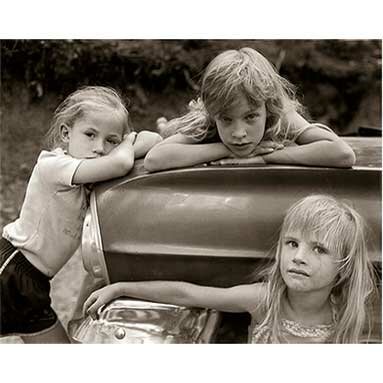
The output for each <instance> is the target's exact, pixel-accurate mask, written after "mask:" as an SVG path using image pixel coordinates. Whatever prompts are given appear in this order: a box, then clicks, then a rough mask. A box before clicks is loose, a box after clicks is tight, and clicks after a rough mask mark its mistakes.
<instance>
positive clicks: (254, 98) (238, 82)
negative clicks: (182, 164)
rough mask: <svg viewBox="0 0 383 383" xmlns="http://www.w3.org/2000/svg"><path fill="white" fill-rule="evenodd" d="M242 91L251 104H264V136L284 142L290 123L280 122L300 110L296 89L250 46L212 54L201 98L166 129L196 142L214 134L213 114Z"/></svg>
mask: <svg viewBox="0 0 383 383" xmlns="http://www.w3.org/2000/svg"><path fill="white" fill-rule="evenodd" d="M240 95H244V96H245V97H246V99H247V100H248V102H249V104H250V105H255V106H258V105H259V104H260V103H261V102H264V103H265V105H266V111H267V118H266V130H265V139H270V140H275V141H280V142H283V141H285V140H286V139H287V138H288V135H289V128H290V127H289V126H288V125H285V126H284V124H281V120H282V117H283V116H284V115H285V113H286V112H288V111H291V110H303V108H302V106H301V104H300V103H299V102H298V101H297V99H296V97H295V89H294V86H293V85H292V84H290V82H289V81H287V80H286V79H285V78H283V77H281V76H280V75H279V74H278V73H277V71H276V70H275V69H274V67H273V66H272V64H271V63H270V62H269V61H268V60H267V59H266V58H265V57H264V56H262V55H261V54H260V53H259V52H257V51H256V50H255V49H252V48H241V49H239V50H227V51H225V52H223V53H221V54H219V55H218V56H217V57H215V58H214V59H213V60H212V61H211V62H210V64H209V65H208V66H207V68H206V70H205V72H204V75H203V77H202V85H201V98H199V99H198V100H197V101H194V102H191V103H190V104H189V112H188V113H187V114H186V115H184V116H182V117H179V118H176V119H173V120H171V121H169V122H168V125H167V130H168V131H170V132H173V133H177V132H179V133H182V134H184V135H187V136H189V137H192V138H194V139H195V140H196V141H197V142H201V141H204V140H208V139H211V138H213V137H215V136H216V135H217V128H216V125H215V122H214V117H215V116H217V115H220V114H222V113H223V112H224V111H225V110H227V109H228V108H230V107H232V106H233V105H235V103H236V100H237V99H238V97H239V96H240Z"/></svg>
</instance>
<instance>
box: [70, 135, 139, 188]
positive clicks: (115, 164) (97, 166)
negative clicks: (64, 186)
mask: <svg viewBox="0 0 383 383" xmlns="http://www.w3.org/2000/svg"><path fill="white" fill-rule="evenodd" d="M136 134H137V133H135V132H133V133H130V134H129V135H125V136H124V138H123V140H122V142H121V143H120V144H119V145H118V146H117V147H115V148H114V149H113V150H112V151H111V152H110V153H108V154H107V155H105V156H102V157H98V158H91V159H83V160H82V161H81V163H80V165H79V166H78V168H77V170H76V172H75V174H74V176H73V180H72V182H73V183H74V184H86V183H94V182H99V181H105V180H108V179H111V178H115V177H122V176H123V175H125V174H127V173H128V172H129V171H130V170H131V168H132V167H133V165H134V149H133V142H134V140H135V137H136Z"/></svg>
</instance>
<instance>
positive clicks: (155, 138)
mask: <svg viewBox="0 0 383 383" xmlns="http://www.w3.org/2000/svg"><path fill="white" fill-rule="evenodd" d="M161 141H162V137H161V136H160V135H159V134H158V133H156V132H151V131H149V130H142V131H141V132H139V133H138V134H137V138H136V143H140V144H142V145H145V147H153V146H154V145H156V144H158V143H159V142H161Z"/></svg>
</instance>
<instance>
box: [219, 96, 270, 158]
mask: <svg viewBox="0 0 383 383" xmlns="http://www.w3.org/2000/svg"><path fill="white" fill-rule="evenodd" d="M214 120H215V123H216V125H217V130H218V134H219V137H220V139H221V141H222V142H223V143H224V144H225V145H226V146H227V147H228V148H229V149H230V150H231V151H232V152H233V153H234V154H235V155H236V156H237V157H248V156H249V155H251V153H252V152H253V151H254V149H255V147H256V146H257V145H258V144H259V143H260V141H261V140H262V138H263V136H264V134H265V126H266V106H265V103H264V102H262V103H260V104H259V105H258V106H253V105H251V104H249V102H248V101H247V99H246V97H245V96H243V95H240V96H239V97H238V102H237V103H236V104H235V105H234V106H233V107H231V108H230V109H228V110H227V111H225V112H223V113H221V114H219V115H217V116H216V117H215V118H214Z"/></svg>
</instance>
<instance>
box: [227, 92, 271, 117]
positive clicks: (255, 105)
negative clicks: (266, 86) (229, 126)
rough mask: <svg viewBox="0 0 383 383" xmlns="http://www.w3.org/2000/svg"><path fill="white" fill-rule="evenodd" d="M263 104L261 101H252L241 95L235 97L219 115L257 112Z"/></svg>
mask: <svg viewBox="0 0 383 383" xmlns="http://www.w3.org/2000/svg"><path fill="white" fill-rule="evenodd" d="M264 106H265V103H264V101H262V100H257V101H256V100H252V99H250V98H249V97H246V96H245V95H243V94H239V95H236V96H235V98H233V100H232V101H231V102H230V103H229V104H228V105H227V106H226V107H224V108H223V110H222V112H221V113H227V114H231V115H240V114H243V113H246V112H248V111H253V110H258V109H262V108H264Z"/></svg>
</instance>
